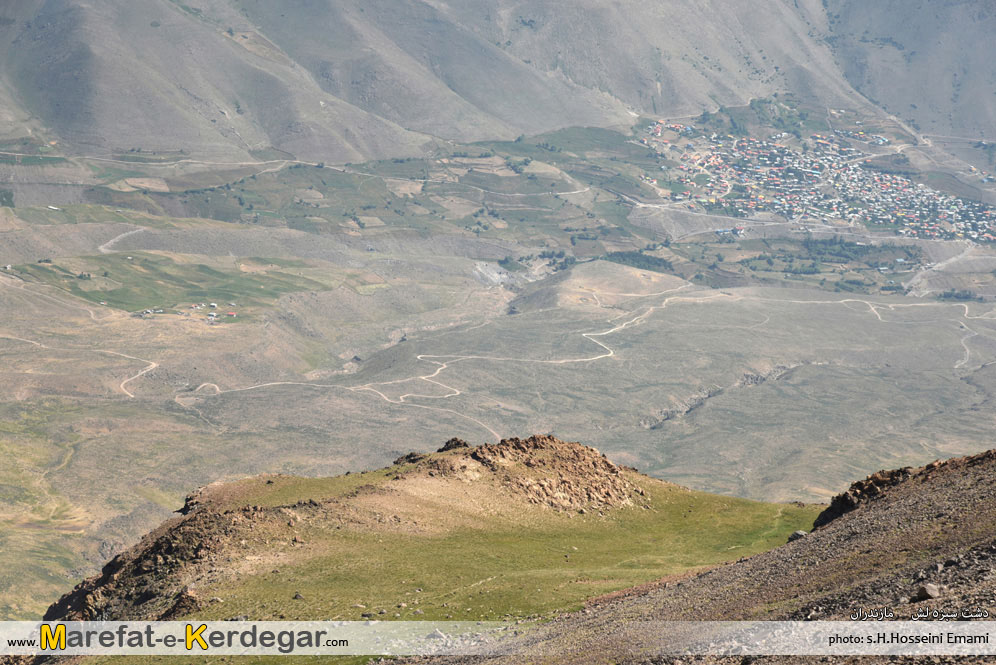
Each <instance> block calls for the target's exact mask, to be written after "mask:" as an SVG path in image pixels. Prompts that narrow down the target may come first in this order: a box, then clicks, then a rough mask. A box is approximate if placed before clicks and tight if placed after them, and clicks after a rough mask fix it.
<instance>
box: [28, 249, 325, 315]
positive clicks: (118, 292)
mask: <svg viewBox="0 0 996 665" xmlns="http://www.w3.org/2000/svg"><path fill="white" fill-rule="evenodd" d="M129 256H130V257H131V258H130V259H129V258H128V257H129ZM178 258H180V257H179V256H177V257H170V256H166V255H163V254H153V253H149V252H135V253H133V254H128V255H126V254H124V253H117V254H108V255H99V256H88V257H79V258H75V259H58V260H56V261H54V262H52V263H34V264H26V265H22V266H18V270H19V271H21V272H22V273H23V274H25V275H27V276H30V277H31V278H34V279H36V280H38V281H40V282H43V283H45V284H51V285H53V286H57V287H59V288H62V289H65V290H67V291H69V292H70V293H72V294H73V295H76V296H79V297H81V298H84V299H86V300H89V301H91V302H105V303H107V305H109V306H110V307H116V308H118V309H123V310H126V311H132V312H133V311H139V310H143V309H146V308H174V307H185V306H189V305H190V304H191V303H199V302H209V301H210V302H217V303H218V304H219V306H221V307H224V306H225V305H226V304H227V303H228V302H235V303H236V304H237V305H238V306H240V307H250V308H252V307H257V308H258V307H264V306H268V305H272V304H273V303H274V302H275V301H276V300H277V298H279V297H280V296H281V295H282V294H284V293H291V292H296V291H323V290H325V289H328V288H331V287H332V286H333V285H334V284H335V282H329V281H318V280H317V279H312V278H311V277H306V276H304V275H303V274H301V273H302V272H311V271H310V270H309V269H308V265H307V264H306V263H304V262H302V261H290V260H286V259H285V260H278V259H261V258H256V259H246V260H244V261H245V262H244V263H243V264H242V265H246V264H250V265H252V266H262V267H264V268H265V267H266V266H268V265H272V266H275V267H277V268H278V269H261V270H260V272H245V271H242V270H240V269H239V268H238V267H236V266H233V265H232V264H233V261H232V260H229V261H227V262H223V261H217V260H214V261H210V263H211V264H212V265H208V264H207V263H201V262H200V261H204V260H205V259H206V257H191V258H187V259H186V260H184V261H182V262H181V261H180V260H176V259H178ZM291 269H295V272H291ZM80 275H88V276H89V277H85V278H82V279H81V278H80V277H79V276H80Z"/></svg>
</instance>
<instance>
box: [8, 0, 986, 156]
mask: <svg viewBox="0 0 996 665" xmlns="http://www.w3.org/2000/svg"><path fill="white" fill-rule="evenodd" d="M881 4H882V3H852V2H847V1H846V0H834V2H827V3H817V2H815V0H808V1H805V2H788V1H787V0H770V1H768V2H764V3H743V2H733V1H731V0H708V1H706V2H691V1H690V0H681V1H680V2H671V3H664V4H661V3H641V2H636V0H624V1H622V2H618V3H612V4H609V3H605V2H604V1H602V0H583V1H581V2H576V3H570V4H569V5H566V6H565V5H564V3H560V2H553V1H552V0H541V1H539V2H522V1H520V0H469V1H467V2H443V1H441V0H431V1H430V0H363V1H361V0H346V1H335V2H333V1H332V0H309V1H308V2H302V3H295V4H294V5H293V6H288V5H286V4H284V3H272V2H261V1H259V0H189V2H180V1H179V0H128V1H127V2H126V1H125V0H95V1H94V2H82V1H81V0H30V1H27V2H20V3H15V4H14V5H11V6H7V7H4V8H3V9H0V52H3V53H4V57H3V58H2V60H0V62H2V63H3V64H2V65H0V81H2V85H0V117H2V118H3V119H5V120H7V121H8V122H7V123H5V124H7V127H8V128H7V129H6V130H5V131H4V133H5V134H7V138H17V137H21V136H24V135H25V134H26V133H30V134H31V135H32V136H35V137H37V138H45V139H46V140H57V141H60V142H61V143H62V144H63V147H64V148H66V147H68V148H71V149H73V150H77V151H80V152H83V153H86V154H113V153H115V152H128V151H133V150H139V149H140V150H142V151H143V152H146V153H148V152H163V151H174V152H178V151H183V154H185V155H189V156H193V157H198V158H207V159H225V160H238V159H243V160H252V159H257V158H260V157H264V156H275V155H281V154H282V155H285V156H295V157H297V158H299V159H310V160H326V161H330V162H348V161H363V160H365V159H370V158H379V157H386V156H402V155H410V154H419V153H424V152H426V151H429V150H431V147H432V145H433V141H434V140H436V139H444V140H454V141H474V140H481V139H493V138H504V139H509V138H514V137H515V136H517V135H518V134H521V133H526V134H535V133H540V132H543V131H547V130H551V129H556V128H560V127H566V126H609V127H612V126H624V125H628V124H631V123H632V122H633V120H634V118H635V116H636V115H638V114H650V115H672V116H674V115H683V114H697V113H699V112H701V111H702V110H703V109H714V108H716V107H717V106H720V105H738V104H746V103H747V102H748V101H749V100H750V99H752V98H755V97H762V96H767V95H770V94H771V93H773V92H776V91H792V92H794V93H796V94H798V95H801V96H804V97H807V98H810V99H814V100H818V101H820V102H825V103H827V104H834V105H838V104H839V105H851V106H860V105H863V104H865V103H866V102H865V101H864V99H863V98H862V97H861V96H860V95H859V94H857V93H856V92H855V90H854V89H853V88H852V87H851V83H853V84H854V85H856V86H857V87H858V89H859V90H861V92H862V93H864V94H865V95H867V96H868V97H871V98H874V99H876V100H877V101H879V102H880V103H883V104H886V105H887V106H888V107H889V108H890V110H892V109H893V107H895V108H896V112H897V113H900V114H902V115H904V117H909V113H910V112H912V114H913V116H915V117H916V118H918V119H920V120H921V121H922V122H923V123H924V124H928V123H929V125H930V127H931V128H932V130H933V131H938V132H939V131H941V130H942V129H944V128H951V129H950V131H956V130H964V131H968V130H974V131H977V130H978V125H979V123H986V122H989V123H990V124H991V121H992V118H993V108H994V105H996V99H993V98H992V97H993V96H992V95H991V94H989V95H988V96H987V94H986V90H987V88H986V86H987V85H988V86H989V88H992V85H991V83H992V73H991V71H990V69H989V68H987V67H985V66H984V63H985V62H988V61H991V56H992V53H991V49H992V46H991V45H989V43H988V42H980V43H979V48H977V49H975V51H974V53H975V55H973V56H972V58H968V59H966V60H965V61H964V63H959V67H960V68H962V69H964V70H965V71H964V72H963V73H959V74H958V77H957V79H958V90H959V91H960V92H959V95H961V96H960V97H959V99H960V100H961V102H969V101H971V107H972V108H971V110H964V109H963V106H964V104H963V103H962V104H955V105H954V106H953V107H952V106H951V104H950V102H949V103H946V104H941V103H940V102H939V101H938V102H937V103H936V104H934V103H933V102H931V104H930V105H928V106H927V107H925V108H918V109H911V108H909V106H910V103H911V102H910V101H909V100H911V99H913V98H914V97H916V98H919V96H920V95H921V89H923V88H926V87H930V86H923V85H921V86H917V85H914V83H915V78H916V77H917V76H919V74H917V71H918V67H919V65H920V64H923V63H927V64H929V65H930V67H931V69H930V71H932V72H934V73H935V74H939V73H940V72H943V71H945V68H949V69H952V70H954V69H957V68H956V67H955V64H956V63H954V62H953V61H951V58H950V57H948V56H947V54H957V53H960V52H961V51H958V50H957V49H958V48H964V47H963V46H957V44H958V43H960V42H957V40H958V34H959V32H960V30H961V27H963V26H964V25H965V21H966V20H967V19H966V18H965V17H970V16H971V15H972V12H973V11H975V12H977V13H978V12H981V13H982V14H985V12H986V11H987V10H986V9H985V5H986V3H983V2H968V3H965V2H962V3H947V4H945V6H944V12H942V13H941V14H938V18H936V19H935V13H937V12H935V11H934V9H933V8H934V7H935V5H936V4H937V3H921V5H922V6H919V7H918V8H916V10H915V11H908V4H907V3H892V4H891V5H890V8H888V9H883V8H882V7H881ZM898 5H902V10H903V11H899V8H898ZM949 5H950V7H949ZM900 16H902V19H903V20H902V21H900V20H899V17H900ZM983 18H984V19H985V20H984V21H982V23H980V24H979V25H978V26H972V25H968V29H970V30H971V31H972V32H971V34H977V36H979V35H982V34H983V32H984V30H985V29H986V26H989V25H990V24H991V22H992V19H991V17H983ZM868 21H870V22H871V25H870V26H869V27H868V28H867V30H866V33H867V35H868V36H867V37H854V35H855V34H860V32H857V33H856V32H855V31H857V30H858V28H859V27H860V26H862V25H864V24H865V23H866V22H868ZM935 28H936V30H937V31H939V32H938V39H939V40H940V41H939V42H938V44H939V46H938V47H937V48H934V47H933V46H931V44H932V43H933V42H932V41H931V40H927V39H925V35H929V34H931V30H933V29H935ZM868 31H874V32H875V34H874V35H872V34H871V32H868ZM890 31H894V32H896V34H897V35H900V33H902V34H901V35H900V37H901V38H902V40H905V41H909V40H910V37H909V35H913V36H914V37H916V38H917V40H918V41H917V44H920V45H921V46H920V48H916V49H914V47H913V45H912V44H911V46H910V47H909V48H908V49H907V50H906V51H905V52H904V54H905V55H904V57H905V58H906V60H903V59H902V58H899V59H898V60H897V59H896V58H891V59H890V58H886V57H885V56H886V55H887V54H886V53H885V51H888V50H889V49H890V48H892V47H891V46H890V44H898V43H900V38H899V37H897V38H896V39H893V38H892V37H890V36H889V34H891V33H890ZM952 40H955V41H952ZM944 44H949V45H950V46H951V47H950V48H948V47H945V46H944ZM831 45H832V46H833V49H831ZM952 49H954V50H952ZM835 56H836V60H835ZM893 73H895V74H896V75H893ZM845 77H846V78H845ZM987 77H988V78H987ZM849 81H850V83H849ZM987 81H988V83H987ZM980 86H981V88H980ZM989 92H990V93H991V92H992V91H991V89H989ZM940 94H941V93H940V92H936V93H935V92H930V91H928V92H927V97H926V98H925V99H927V100H928V101H929V100H931V99H934V100H935V101H936V99H937V98H938V95H940ZM944 94H948V93H947V92H945V93H944ZM955 101H956V102H957V101H958V100H955ZM0 138H3V137H2V136H0Z"/></svg>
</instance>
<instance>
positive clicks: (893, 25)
mask: <svg viewBox="0 0 996 665" xmlns="http://www.w3.org/2000/svg"><path fill="white" fill-rule="evenodd" d="M825 4H826V5H827V13H828V15H829V19H830V21H829V27H830V41H831V43H832V44H833V48H834V50H835V52H836V53H837V55H838V58H839V61H840V63H841V67H842V70H843V72H844V75H845V76H846V77H847V79H848V80H849V81H850V82H851V83H852V84H853V85H854V86H855V88H857V89H858V90H860V91H861V92H862V93H864V94H865V95H867V96H868V97H870V98H872V99H873V100H875V101H876V102H877V103H880V104H883V105H884V106H885V107H886V108H887V109H888V110H889V111H890V112H891V113H894V114H896V115H898V116H899V117H901V118H905V119H912V120H914V121H915V122H916V123H917V124H918V125H919V126H920V129H921V131H923V132H925V133H927V134H940V135H950V134H953V135H955V136H964V137H966V138H970V139H979V138H987V139H989V140H993V139H996V136H994V127H996V72H994V70H993V68H992V62H993V58H994V56H996V52H994V46H993V41H992V35H993V33H994V32H996V6H994V5H993V4H992V3H991V2H971V1H968V2H966V1H965V0H942V1H940V2H939V1H937V0H929V1H928V0H916V1H910V0H887V1H883V2H862V1H861V0H829V1H828V2H826V3H825Z"/></svg>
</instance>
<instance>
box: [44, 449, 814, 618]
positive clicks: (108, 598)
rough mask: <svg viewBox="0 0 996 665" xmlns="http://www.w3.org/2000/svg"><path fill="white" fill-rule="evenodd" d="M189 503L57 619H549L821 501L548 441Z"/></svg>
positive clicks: (258, 485)
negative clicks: (767, 499)
mask: <svg viewBox="0 0 996 665" xmlns="http://www.w3.org/2000/svg"><path fill="white" fill-rule="evenodd" d="M184 511H185V512H186V513H187V514H186V516H184V517H182V518H178V519H177V520H176V521H173V522H170V523H167V524H166V525H164V526H163V527H161V528H160V529H159V530H158V531H156V532H153V533H152V534H151V535H150V536H149V537H147V538H146V539H145V540H144V541H143V542H142V543H140V544H139V545H138V546H137V547H135V548H133V549H132V550H130V551H128V552H126V553H125V554H124V555H122V556H120V557H117V558H116V559H114V560H112V562H111V563H110V564H108V566H107V567H105V569H104V575H103V576H102V577H97V578H91V579H90V580H88V581H87V582H85V583H84V584H83V585H81V586H80V587H78V588H77V590H76V591H75V592H74V593H73V594H70V595H69V596H66V597H64V598H63V600H62V601H60V603H58V604H57V605H56V606H53V609H52V610H50V613H49V616H66V617H84V616H88V615H92V614H95V613H100V612H105V613H107V614H108V615H109V616H115V617H118V618H122V619H123V618H138V617H168V618H179V617H196V618H202V619H229V618H232V617H237V616H247V617H249V618H251V619H351V620H359V619H362V618H366V617H376V618H381V619H391V618H398V619H446V618H453V619H475V620H476V619H501V618H514V617H524V616H533V615H547V614H549V613H552V612H558V611H562V610H568V609H572V608H577V607H580V606H581V605H583V603H584V602H585V601H586V600H587V599H590V598H593V597H595V596H599V595H602V594H605V593H609V592H612V591H616V590H619V589H623V588H628V587H632V586H635V585H638V584H642V583H646V582H649V581H652V580H656V579H659V578H661V577H665V576H669V575H676V574H681V573H684V572H687V571H691V570H697V569H701V568H703V567H708V566H711V565H715V564H719V563H722V562H724V561H728V560H731V559H736V558H738V557H742V556H748V555H751V554H755V553H758V552H762V551H765V550H768V549H771V548H772V547H775V546H777V545H779V544H781V543H783V542H785V539H786V537H787V536H788V534H789V533H791V532H792V531H794V530H796V529H799V528H808V527H809V526H810V525H811V524H812V521H813V519H814V518H815V516H816V514H817V513H818V511H819V507H818V506H804V505H802V504H792V505H787V504H782V505H780V504H769V503H760V502H755V501H748V500H744V499H737V498H731V497H722V496H717V495H711V494H706V493H702V492H694V491H691V490H688V489H686V488H683V487H680V486H677V485H673V484H670V483H665V482H663V481H659V480H655V479H652V478H649V477H647V476H644V475H642V474H640V473H638V472H637V471H635V470H633V469H628V468H625V467H618V466H616V465H614V464H612V463H611V462H609V461H608V460H606V459H605V458H603V457H602V456H601V455H600V454H599V453H597V451H595V450H594V449H591V448H587V447H584V446H581V445H580V444H574V443H564V442H561V441H558V440H556V439H554V438H552V437H532V438H530V439H526V440H524V441H520V440H518V439H510V440H504V441H502V442H501V443H500V444H496V445H493V446H481V447H476V448H472V447H457V448H453V449H450V450H446V451H443V452H438V453H435V454H431V455H414V454H412V455H409V456H406V457H404V458H401V459H399V460H398V461H397V462H396V464H395V465H394V466H391V467H388V468H386V469H380V470H377V471H371V472H367V473H360V474H349V475H345V476H339V477H335V478H324V479H304V478H295V477H291V476H261V477H255V478H249V479H245V480H242V481H238V482H234V483H228V484H221V485H214V486H209V487H208V488H205V489H204V490H202V491H201V492H199V493H198V494H196V495H194V496H193V497H191V498H190V499H189V500H188V503H187V505H186V506H185V508H184ZM136 599H141V600H142V602H136Z"/></svg>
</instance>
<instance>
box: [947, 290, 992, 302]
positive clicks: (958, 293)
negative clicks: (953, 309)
mask: <svg viewBox="0 0 996 665" xmlns="http://www.w3.org/2000/svg"><path fill="white" fill-rule="evenodd" d="M937 297H938V298H940V299H941V300H978V301H980V302H981V301H982V296H977V295H975V294H974V293H972V292H971V291H969V290H968V289H948V290H947V291H944V292H943V293H941V294H939V295H938V296H937Z"/></svg>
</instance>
